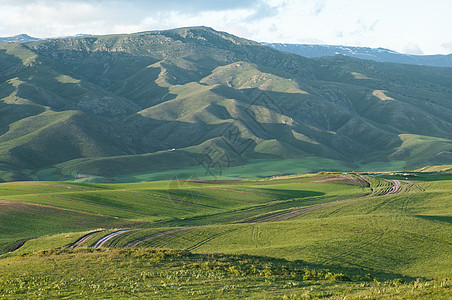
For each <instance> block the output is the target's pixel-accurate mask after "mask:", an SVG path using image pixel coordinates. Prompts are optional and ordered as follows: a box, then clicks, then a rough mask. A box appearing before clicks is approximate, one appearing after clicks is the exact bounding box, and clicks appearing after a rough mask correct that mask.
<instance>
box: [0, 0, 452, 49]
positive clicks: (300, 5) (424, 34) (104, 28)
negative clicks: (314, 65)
mask: <svg viewBox="0 0 452 300" xmlns="http://www.w3.org/2000/svg"><path fill="white" fill-rule="evenodd" d="M451 13H452V1H451V0H416V1H412V0H411V1H410V0H254V1H253V0H221V1H215V0H211V1H209V0H148V1H145V0H128V1H117V0H91V1H89V0H8V1H5V0H0V37H6V36H13V35H17V34H22V33H26V34H28V35H30V36H34V37H40V38H47V37H60V36H71V35H76V34H95V35H98V34H112V33H133V32H141V31H149V30H162V29H171V28H179V27H189V26H200V25H203V26H209V27H212V28H214V29H216V30H220V31H226V32H229V33H232V34H235V35H238V36H240V37H244V38H248V39H252V40H255V41H258V42H280V43H296V44H328V45H345V46H362V47H373V48H378V47H382V48H388V49H391V50H395V51H398V52H401V53H408V54H449V53H452V34H451V32H452V17H450V16H451Z"/></svg>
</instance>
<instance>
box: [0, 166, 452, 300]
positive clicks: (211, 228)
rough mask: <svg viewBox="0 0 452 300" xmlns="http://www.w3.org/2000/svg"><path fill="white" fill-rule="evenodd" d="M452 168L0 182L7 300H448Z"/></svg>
mask: <svg viewBox="0 0 452 300" xmlns="http://www.w3.org/2000/svg"><path fill="white" fill-rule="evenodd" d="M450 170H451V168H450V166H442V167H441V168H439V167H428V168H423V169H422V170H417V171H411V172H406V173H400V172H386V173H356V172H355V173H328V172H323V173H318V174H312V175H296V176H295V175H292V176H282V177H277V178H276V177H275V178H267V179H260V180H230V181H219V180H217V181H206V180H189V181H186V180H177V179H175V180H173V181H158V182H147V183H126V184H88V183H68V182H36V181H35V182H11V183H2V184H0V297H2V298H5V299H17V298H21V297H22V298H23V297H27V298H40V297H41V298H42V297H69V298H72V297H82V298H105V297H107V296H108V297H114V298H130V297H133V296H135V297H141V298H143V297H145V298H149V297H156V298H161V297H169V298H184V297H185V298H186V297H194V298H205V297H213V298H215V297H220V298H231V299H236V298H243V297H252V298H265V297H266V298H268V299H274V298H282V297H283V296H285V297H286V298H289V299H298V298H300V299H305V298H331V299H342V298H344V297H345V296H347V297H351V298H360V297H361V298H366V297H367V298H372V299H388V298H398V297H399V298H410V299H425V298H434V299H448V298H450V296H451V295H452V282H451V280H450V276H451V275H452V265H451V262H452V257H451V254H452V244H451V241H452V235H451V232H452V230H451V229H452V228H451V226H452V224H451V221H452V219H451V215H452V206H451V202H450V191H451V188H452V176H451V171H450ZM43 215H45V216H47V217H46V218H43ZM168 249H173V250H168ZM290 297H292V298H290Z"/></svg>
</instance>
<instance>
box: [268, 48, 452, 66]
mask: <svg viewBox="0 0 452 300" xmlns="http://www.w3.org/2000/svg"><path fill="white" fill-rule="evenodd" d="M262 44H263V45H266V46H269V47H272V48H274V49H277V50H280V51H284V52H289V53H294V54H298V55H301V56H304V57H308V58H316V57H323V56H335V55H345V56H350V57H354V58H359V59H367V60H373V61H377V62H390V63H401V64H410V65H426V66H432V67H452V54H435V55H413V54H403V53H399V52H396V51H393V50H390V49H385V48H370V47H352V46H339V45H316V44H287V43H267V42H262Z"/></svg>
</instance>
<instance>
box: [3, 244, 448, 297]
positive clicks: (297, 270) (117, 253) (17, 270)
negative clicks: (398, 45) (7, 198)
mask: <svg viewBox="0 0 452 300" xmlns="http://www.w3.org/2000/svg"><path fill="white" fill-rule="evenodd" d="M244 296H245V297H247V298H255V299H275V298H280V299H312V298H331V299H343V298H344V297H345V296H347V297H348V298H372V299H387V298H402V297H403V298H410V299H424V298H435V299H449V297H450V296H452V281H451V280H450V279H447V278H446V279H438V280H433V281H424V280H422V279H416V280H413V281H411V282H404V280H403V279H401V278H398V279H394V280H391V281H381V280H380V279H379V278H374V277H373V276H372V275H371V274H364V275H349V274H343V273H341V272H337V271H330V270H325V269H318V268H317V269H316V268H313V267H312V266H309V265H307V264H306V263H303V262H302V261H294V262H288V261H286V260H282V259H271V258H265V257H256V256H248V255H223V254H211V255H206V254H193V253H190V252H189V251H186V250H165V249H159V250H155V249H143V248H140V249H113V250H107V249H102V250H98V249H86V248H85V249H78V250H68V249H60V250H49V251H43V252H38V253H34V254H31V255H22V256H19V257H13V258H7V259H4V260H0V297H1V298H2V299H23V298H24V297H26V298H27V299H40V298H49V297H51V298H65V297H69V298H75V297H77V298H83V299H88V298H89V299H101V298H102V299H105V298H110V297H112V298H115V299H130V298H156V299H157V298H158V299H186V298H188V297H190V298H193V299H200V298H203V299H204V298H219V299H239V298H243V297H244Z"/></svg>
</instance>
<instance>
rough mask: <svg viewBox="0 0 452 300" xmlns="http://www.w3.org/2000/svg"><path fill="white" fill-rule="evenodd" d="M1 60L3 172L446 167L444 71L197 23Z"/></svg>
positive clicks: (42, 48)
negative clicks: (319, 162)
mask: <svg viewBox="0 0 452 300" xmlns="http://www.w3.org/2000/svg"><path fill="white" fill-rule="evenodd" d="M0 67H1V68H0V70H1V71H0V86H1V87H2V89H1V92H0V116H1V118H0V120H2V121H0V134H1V135H0V141H1V144H0V163H1V165H3V166H5V167H4V168H3V169H2V170H3V173H1V172H0V175H1V177H2V178H4V180H9V179H10V178H19V179H30V178H34V177H30V176H37V175H33V174H38V173H39V172H41V171H42V170H47V169H49V170H50V169H51V170H53V171H52V172H54V173H55V174H57V175H58V174H59V175H58V176H70V174H72V172H81V173H84V174H92V175H96V176H105V177H109V178H111V177H114V176H116V175H118V174H127V173H139V172H151V171H153V170H165V169H166V170H168V169H178V168H182V167H189V166H196V165H198V166H204V167H206V166H207V169H208V171H215V172H217V173H221V172H222V170H223V169H224V168H226V167H229V166H237V165H243V164H246V163H247V161H249V160H255V159H264V160H265V159H267V160H268V159H271V160H276V161H277V160H283V159H287V158H291V159H293V158H295V159H297V158H299V159H306V158H309V157H321V158H326V159H331V160H334V161H337V162H339V163H341V164H343V165H344V168H347V169H351V170H353V169H355V168H357V166H358V164H359V163H382V164H391V163H392V162H395V161H400V162H404V165H405V167H407V168H409V167H422V166H424V165H427V164H435V163H448V162H449V163H450V157H449V155H448V153H449V152H451V153H452V147H451V146H450V144H451V142H450V141H451V140H452V134H451V133H450V132H452V123H451V122H450V120H452V102H451V101H450V95H451V94H452V92H451V90H452V80H451V79H452V71H451V69H449V68H436V67H424V66H414V65H400V64H387V63H385V64H381V63H377V62H372V61H365V60H359V59H354V58H349V57H345V56H337V57H325V58H316V59H309V58H304V57H301V56H299V55H295V54H290V53H282V52H280V51H278V50H275V49H272V48H270V47H267V46H264V45H261V44H259V43H257V42H254V41H250V40H246V39H243V38H240V37H236V36H233V35H230V34H228V33H225V32H219V31H215V30H214V29H212V28H208V27H192V28H179V29H174V30H166V31H150V32H141V33H136V34H130V35H125V34H124V35H121V34H119V35H107V36H84V37H75V38H60V39H51V40H41V41H35V42H30V43H24V44H14V43H13V44H7V43H6V44H0ZM60 115H61V116H65V118H59V117H57V116H60ZM38 121H39V122H38ZM30 124H31V125H30ZM30 128H34V129H35V130H33V131H30ZM419 147H421V148H422V149H429V151H428V152H426V153H423V152H422V151H419V150H418V148H419ZM173 149H174V151H173ZM61 153H63V154H64V155H61ZM30 158H33V159H30ZM49 158H51V159H49ZM125 161H127V163H124V162H125ZM163 162H166V165H165V163H163ZM23 170H28V171H26V172H24V171H23ZM30 172H31V173H30ZM46 172H47V171H46ZM41 173H42V172H41ZM2 174H3V175H2ZM29 174H32V175H29ZM39 174H40V173H39ZM71 176H72V175H71ZM38 178H39V176H38Z"/></svg>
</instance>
